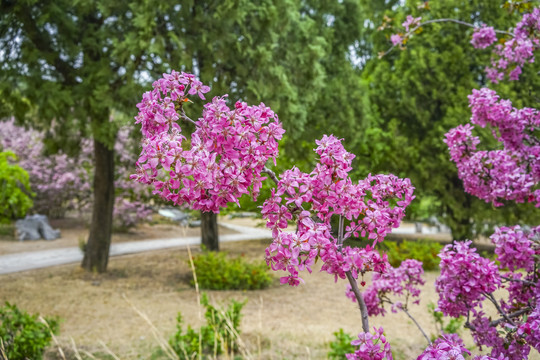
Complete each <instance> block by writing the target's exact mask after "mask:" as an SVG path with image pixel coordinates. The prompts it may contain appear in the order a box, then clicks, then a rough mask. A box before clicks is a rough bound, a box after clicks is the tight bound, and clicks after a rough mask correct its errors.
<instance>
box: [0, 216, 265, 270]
mask: <svg viewBox="0 0 540 360" xmlns="http://www.w3.org/2000/svg"><path fill="white" fill-rule="evenodd" d="M219 225H220V226H222V227H226V228H228V229H231V230H234V231H237V232H238V233H237V234H229V235H222V236H220V237H219V241H220V242H229V241H245V240H262V239H271V238H272V232H271V231H270V230H266V229H262V228H253V227H247V226H240V225H234V224H228V223H219ZM200 244H201V237H200V236H191V237H182V238H174V239H155V240H142V241H131V242H123V243H118V244H111V248H110V250H109V256H119V255H127V254H135V253H140V252H144V251H151V250H161V249H168V248H176V247H184V246H187V245H200ZM82 259H83V254H82V252H81V249H79V248H78V247H69V248H63V249H51V250H42V251H32V252H21V253H15V254H8V255H1V256H0V275H2V274H10V273H15V272H20V271H27V270H34V269H41V268H46V267H50V266H56V265H65V264H71V263H78V262H81V261H82Z"/></svg>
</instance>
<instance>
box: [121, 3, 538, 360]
mask: <svg viewBox="0 0 540 360" xmlns="http://www.w3.org/2000/svg"><path fill="white" fill-rule="evenodd" d="M539 18H540V11H538V10H537V9H535V10H534V11H533V12H532V13H531V14H528V15H525V16H524V17H523V20H522V22H520V24H518V26H517V27H516V31H515V32H514V36H515V37H516V38H517V37H518V36H520V35H519V34H525V33H527V31H528V34H529V37H530V38H531V39H532V40H531V42H530V43H531V44H533V50H534V48H535V47H537V46H538V39H537V38H538V32H539V31H540V27H539V20H538V19H539ZM432 22H433V21H432ZM454 22H456V21H454ZM425 23H426V22H424V23H421V19H418V18H412V17H411V18H408V19H407V21H406V22H405V23H404V24H403V25H404V27H406V28H407V33H406V34H405V35H400V39H399V41H398V39H397V38H395V37H394V38H393V39H392V41H393V42H394V44H395V45H397V44H399V43H400V42H402V41H403V38H404V36H410V34H412V33H413V32H414V31H415V30H416V29H417V28H418V27H419V26H421V25H422V24H425ZM524 28H527V29H528V30H527V31H525V30H523V29H524ZM407 34H408V35H407ZM475 34H480V35H475V37H474V40H473V44H474V45H475V46H477V47H484V44H485V43H486V42H487V41H488V40H489V41H491V39H492V38H493V36H492V33H491V31H490V30H487V29H486V27H482V28H480V29H479V30H477V32H475ZM486 39H487V40H486ZM510 48H511V49H515V48H514V47H510ZM499 50H500V49H499ZM499 50H497V51H496V52H495V55H496V56H503V57H504V56H506V55H505V52H504V51H503V52H501V51H499ZM508 51H510V50H508ZM513 51H515V50H513ZM501 54H502V55H501ZM506 57H507V58H508V62H509V63H510V62H512V61H513V62H514V66H516V67H517V66H522V65H523V62H522V59H523V57H522V56H519V57H517V58H516V57H511V56H510V55H508V56H506ZM528 59H529V60H527V61H530V58H528ZM497 64H498V63H497ZM494 66H495V65H494ZM499 69H501V71H502V70H504V71H503V72H504V73H506V71H508V75H509V77H510V78H515V77H516V76H518V74H517V75H516V71H514V70H515V68H512V69H511V70H510V69H509V68H508V65H507V66H506V67H504V68H499ZM497 71H498V70H497ZM499 77H500V76H499V75H497V77H496V78H497V79H498V78H499ZM208 90H209V88H208V87H207V86H205V85H203V84H202V83H201V82H200V81H198V80H197V79H195V77H194V76H193V75H191V74H187V73H178V72H174V71H173V72H172V73H171V74H165V75H164V77H163V78H162V79H160V80H158V81H156V82H155V83H154V89H153V90H152V91H150V92H147V93H145V94H144V96H143V100H142V102H141V103H140V104H139V105H138V108H139V115H137V117H136V122H137V123H140V124H141V127H142V133H143V137H144V139H143V143H142V146H143V149H142V152H141V156H140V158H139V161H138V164H137V173H136V174H135V175H133V176H132V178H133V179H134V180H137V181H139V182H142V183H145V184H148V185H151V186H153V189H154V192H155V193H156V194H159V195H160V196H161V197H163V198H164V199H166V200H169V201H172V202H174V203H175V204H177V205H182V204H187V205H188V206H191V207H192V208H195V209H201V210H204V211H213V212H217V211H219V208H220V207H222V206H224V205H226V204H227V203H228V202H237V201H238V198H239V197H240V196H241V195H242V194H247V193H250V194H251V195H252V196H253V197H254V198H256V197H257V195H258V192H259V189H260V186H261V182H262V181H263V180H264V179H265V176H264V175H263V174H265V175H266V176H268V178H269V179H271V180H272V181H274V183H275V184H276V187H275V189H274V190H272V193H271V196H270V197H269V198H268V199H267V200H266V201H265V202H264V205H263V206H262V214H263V217H264V218H265V219H266V220H267V226H268V227H269V228H270V229H271V230H272V235H273V242H272V244H271V245H270V246H269V247H268V248H267V249H266V261H267V263H268V264H269V266H270V267H271V268H272V269H273V270H275V271H280V272H281V271H282V272H283V273H284V276H282V277H281V279H280V281H281V283H282V284H289V285H293V286H297V285H299V284H300V283H302V282H303V280H302V278H301V277H300V276H299V274H300V271H303V270H307V271H308V272H311V271H312V268H313V265H314V264H315V263H316V262H317V261H318V260H320V261H321V270H322V271H325V272H327V273H329V274H331V275H333V277H334V279H335V280H337V279H338V278H341V279H347V280H348V282H349V288H348V289H347V296H349V297H350V298H352V299H353V300H354V301H357V302H358V305H359V308H360V312H361V317H362V329H363V332H362V333H360V334H359V336H358V340H355V341H353V342H352V344H353V345H356V346H358V348H357V350H356V351H355V352H354V353H352V354H348V355H347V357H348V358H349V359H384V358H387V359H391V358H392V353H391V351H390V345H389V343H388V341H387V339H386V338H385V336H384V330H383V329H382V328H379V329H375V332H374V333H370V328H369V320H368V315H379V314H380V315H384V314H385V310H384V304H386V303H388V304H390V305H391V308H392V310H393V311H404V312H405V313H407V314H408V315H409V316H410V314H409V313H408V306H409V304H408V300H409V299H412V298H417V297H418V296H419V293H420V291H419V288H418V286H419V285H422V284H423V283H424V281H423V280H422V278H421V275H422V272H423V271H422V268H421V263H419V262H417V261H413V260H407V261H405V262H403V263H402V264H401V266H400V267H398V268H397V269H392V268H391V267H390V265H389V264H388V262H387V259H386V255H385V254H380V253H379V252H378V251H377V250H376V249H374V245H375V244H376V243H378V242H381V241H383V239H384V237H385V235H386V234H387V233H388V232H389V231H390V230H391V229H392V228H393V227H397V226H399V223H400V221H401V220H402V218H403V216H404V213H405V208H406V207H407V206H408V205H409V204H410V202H411V200H412V199H413V198H414V196H413V190H414V188H413V187H412V186H411V184H410V181H409V180H408V179H400V178H398V177H396V176H394V175H369V176H368V177H367V178H366V179H364V180H360V181H359V182H357V183H355V182H353V181H352V180H351V179H350V178H349V176H348V173H349V172H350V171H351V169H352V168H351V164H352V159H353V158H354V155H352V154H351V153H349V152H347V151H346V150H345V149H344V147H343V145H342V144H341V140H340V139H338V138H336V137H334V136H332V135H329V136H327V135H324V136H323V138H322V139H320V140H318V141H316V144H317V147H316V148H315V152H316V154H317V155H318V162H317V164H316V166H315V168H314V169H313V171H311V172H310V173H304V172H302V171H300V170H299V169H298V168H296V167H293V168H292V169H290V170H287V171H285V172H284V173H282V174H281V175H279V177H278V176H276V175H275V174H274V173H273V172H272V171H271V170H270V169H269V168H267V167H266V162H267V161H268V160H269V159H272V160H273V161H274V163H275V161H276V157H277V141H278V140H279V139H280V138H281V136H282V134H283V129H282V128H281V124H280V123H279V121H278V119H277V116H276V115H275V114H274V113H273V112H272V111H271V110H270V109H269V108H268V107H266V106H265V105H264V104H261V105H259V106H248V105H247V104H245V103H242V102H237V103H236V104H235V107H234V109H230V108H229V107H228V106H227V105H226V101H225V99H226V98H225V96H223V97H215V98H214V99H213V100H212V101H211V102H208V103H207V104H206V105H205V107H204V111H203V114H202V117H201V118H199V119H198V120H197V121H194V120H192V119H191V118H189V117H188V116H187V115H186V113H185V110H184V104H186V102H188V101H189V99H188V98H189V96H190V95H198V96H199V97H200V98H201V99H202V100H205V99H204V93H206V92H207V91H208ZM482 96H484V95H482ZM482 96H480V95H479V96H474V99H475V100H477V99H478V98H481V99H480V100H478V101H477V102H475V104H476V103H478V104H481V105H480V106H484V104H494V103H495V104H498V99H495V100H493V95H489V94H488V95H487V96H488V98H489V97H490V96H491V98H489V99H488V100H487V101H485V100H482V99H484V98H482ZM504 105H505V106H506V108H508V106H510V105H508V104H507V103H506V102H505V103H504ZM484 113H487V114H491V111H490V110H489V108H488V109H487V111H484V112H482V111H480V110H478V111H476V110H475V108H474V106H473V118H476V117H478V116H480V115H478V114H484ZM510 113H513V114H514V115H513V116H510V115H509V118H510V119H511V120H512V121H514V120H516V121H517V122H518V123H521V125H519V126H517V125H516V126H506V125H505V127H504V128H501V129H500V134H501V135H497V136H498V139H500V140H501V142H502V143H503V146H508V147H509V146H510V145H507V144H506V143H505V142H504V141H503V139H506V138H507V137H508V139H507V141H508V142H509V144H513V146H514V147H517V148H518V149H520V150H519V151H517V150H516V153H510V154H506V155H505V156H506V158H503V159H502V160H500V161H498V162H494V161H488V160H490V159H491V158H489V157H486V156H484V155H481V158H480V159H478V160H476V161H475V162H471V163H470V165H467V163H466V159H465V160H463V161H464V163H465V165H464V166H463V169H464V170H463V172H461V170H460V174H461V173H463V174H470V173H471V171H474V170H473V169H470V167H471V166H474V167H475V168H476V171H485V172H484V173H475V174H477V177H476V179H477V180H476V183H477V184H476V185H471V186H473V188H476V187H479V188H480V189H481V190H479V191H480V192H481V193H483V194H484V193H485V194H487V195H486V196H487V199H488V200H489V201H493V199H499V198H503V199H507V200H516V201H525V200H527V201H537V192H536V190H535V186H537V183H538V180H537V177H536V176H538V175H537V171H538V167H537V165H536V164H537V159H538V156H537V155H538V152H537V151H538V140H537V136H535V135H536V134H535V131H537V130H538V124H537V122H536V121H537V120H538V113H537V112H536V111H535V110H534V109H532V110H526V111H523V112H519V111H514V110H513V109H512V111H511V112H510ZM517 114H520V115H519V116H518V115H517ZM522 115H523V116H528V119H529V118H530V119H532V120H530V121H529V120H526V121H521V120H520V119H519V117H520V116H522ZM178 120H182V121H185V122H188V123H191V124H193V125H195V129H196V130H195V132H193V133H192V134H191V139H190V141H189V142H188V141H187V138H186V137H185V136H184V135H182V132H181V128H180V126H179V125H178V122H177V121H178ZM480 121H482V120H480ZM484 121H487V120H484ZM494 121H495V120H494ZM468 129H469V130H470V128H468ZM507 130H508V132H512V131H513V132H515V134H506V131H507ZM465 131H466V130H465ZM463 132H464V131H462V132H461V133H463ZM529 132H530V134H528V135H527V133H529ZM503 133H504V134H505V135H502V134H503ZM449 134H450V135H449V136H447V144H449V146H450V149H451V154H452V158H453V159H456V160H454V161H456V162H457V161H458V160H460V161H461V159H462V158H463V157H464V156H469V155H468V154H469V152H470V151H474V150H475V148H474V146H475V145H477V144H478V141H476V140H471V137H470V136H469V134H468V133H466V134H464V135H463V134H460V133H458V134H457V135H452V132H450V133H449ZM449 139H450V140H449ZM452 139H457V142H456V141H454V140H452ZM462 139H465V140H466V141H465V142H462V143H458V142H459V140H462ZM520 142H522V143H523V146H521V144H520ZM456 144H457V145H456ZM456 146H457V148H456ZM523 147H526V148H527V149H523ZM531 154H532V155H531ZM519 156H522V157H525V158H526V160H527V161H528V162H527V163H524V161H525V160H523V159H522V160H520V159H519V158H515V157H519ZM507 158H511V159H512V161H510V160H508V159H507ZM498 166H506V167H509V168H511V169H513V168H516V169H517V170H516V173H517V174H521V172H520V170H519V168H520V167H523V168H522V169H525V170H526V172H527V174H528V175H523V176H525V179H526V180H522V181H521V180H520V181H517V182H516V184H514V183H513V181H515V180H517V179H518V178H519V177H510V178H508V177H507V178H502V179H501V178H497V177H501V176H505V175H504V174H505V171H503V170H497V171H493V172H490V171H491V170H492V169H493V168H496V167H498ZM484 168H485V169H484ZM486 174H489V176H492V177H493V178H497V180H496V181H494V182H490V181H489V180H490V178H488V177H487V175H486ZM535 174H536V175H535ZM467 176H469V175H467ZM527 176H528V177H527ZM480 181H483V182H484V183H482V184H478V183H479V182H480ZM531 182H532V183H531ZM503 185H504V186H505V188H503ZM475 186H476V187H475ZM485 187H490V188H489V189H488V190H486V189H485ZM505 189H506V190H505ZM507 189H512V191H508V190H507ZM514 189H517V191H513V190H514ZM492 191H495V192H496V193H495V195H493V194H492ZM494 204H495V205H500V203H499V202H495V201H494ZM333 219H335V220H336V222H337V226H334V227H332V225H331V222H332V220H333ZM290 221H295V222H296V224H297V231H296V232H294V233H292V232H287V231H285V229H286V228H287V225H288V223H289V222H290ZM539 232H540V227H536V228H532V229H530V230H528V231H524V230H523V229H521V228H520V227H511V228H500V229H498V230H497V232H496V233H495V234H494V235H493V236H492V240H493V241H494V243H495V244H496V254H497V256H498V257H499V264H498V265H496V264H495V263H494V262H493V261H490V260H488V259H485V258H482V257H481V256H480V255H479V254H477V253H476V250H475V249H473V248H471V247H470V244H471V242H463V243H455V244H452V245H448V246H446V247H445V248H444V249H443V251H442V252H441V254H440V255H439V256H440V257H441V276H440V277H439V278H438V280H437V283H436V288H437V292H438V293H439V296H440V299H439V302H438V307H439V309H440V310H441V311H442V312H443V313H444V314H445V315H448V316H462V315H463V316H466V317H467V322H466V327H468V328H469V329H470V330H471V331H472V333H473V337H474V339H475V341H476V342H477V343H478V344H479V345H486V346H489V347H491V349H492V352H491V356H476V357H474V359H486V360H487V359H495V358H497V359H504V358H510V359H522V358H524V357H526V356H527V354H528V353H529V351H530V348H531V347H534V348H536V349H537V350H538V349H539V348H540V340H539V336H540V313H539V311H540V310H539V307H538V305H539V304H538V302H540V285H539V281H538V276H539V275H540V274H539V271H538V266H537V265H538V260H537V258H538V255H539V254H540V249H539V242H540V239H539V235H538V234H539ZM350 237H358V238H362V239H364V240H367V241H371V242H372V243H371V244H367V245H365V247H363V248H362V247H351V246H347V245H346V244H345V243H344V241H345V240H347V239H348V238H350ZM368 272H374V275H373V283H372V285H370V286H369V287H368V288H366V290H365V291H364V293H362V292H361V291H360V287H359V284H358V280H359V279H361V281H360V286H362V287H364V286H365V285H366V283H365V282H364V281H363V276H364V275H365V274H366V273H368ZM500 289H502V290H506V292H507V296H506V297H505V298H503V299H501V300H497V299H496V298H495V296H494V294H493V292H494V291H495V290H500ZM388 295H397V296H402V297H405V300H404V301H399V302H393V301H392V300H390V297H389V296H388ZM485 300H487V301H488V302H490V303H491V304H492V305H493V306H494V308H495V309H496V311H497V312H498V314H499V315H500V318H498V319H495V320H492V319H491V318H488V317H487V316H486V315H485V313H484V312H483V310H482V306H483V302H484V301H485ZM414 302H417V300H415V301H413V303H414ZM417 325H418V324H417ZM424 335H425V334H424ZM426 339H427V341H428V343H429V345H428V348H427V349H426V350H425V351H424V352H423V353H422V354H421V355H420V357H419V359H450V358H454V359H464V357H465V356H467V355H470V352H469V351H468V350H467V349H466V348H465V346H464V344H463V341H462V340H461V339H459V337H458V336H457V335H455V334H445V335H443V336H442V337H441V338H439V339H437V340H436V341H435V342H433V343H431V341H430V340H429V338H428V337H427V336H426Z"/></svg>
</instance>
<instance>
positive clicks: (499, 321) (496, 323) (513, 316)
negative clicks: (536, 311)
mask: <svg viewBox="0 0 540 360" xmlns="http://www.w3.org/2000/svg"><path fill="white" fill-rule="evenodd" d="M531 310H532V308H530V307H528V306H527V307H526V308H523V309H521V310H518V311H514V312H513V313H510V314H507V317H509V318H516V317H518V316H521V315H523V314H526V313H528V312H529V311H531ZM504 320H506V318H504V317H502V318H500V319H498V320H493V321H492V322H490V323H489V326H494V327H495V326H497V325H499V324H500V323H502V322H503V321H504Z"/></svg>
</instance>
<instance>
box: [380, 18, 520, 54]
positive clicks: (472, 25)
mask: <svg viewBox="0 0 540 360" xmlns="http://www.w3.org/2000/svg"><path fill="white" fill-rule="evenodd" d="M440 22H453V23H456V24H459V25H463V26H468V27H472V28H477V27H478V26H476V25H474V24H471V23H468V22H465V21H461V20H456V19H433V20H427V21H424V22H422V23H420V24H418V25H417V26H416V27H414V28H413V29H412V30H410V31H409V32H408V33H406V34H405V35H403V38H408V37H409V36H411V35H412V34H413V33H414V32H415V31H416V30H418V29H419V28H420V27H421V26H424V25H429V24H433V23H440ZM495 32H496V33H497V34H503V35H510V36H512V37H514V34H512V33H510V32H508V31H503V30H495ZM396 46H397V45H392V46H391V47H390V48H389V49H388V50H386V51H385V52H384V53H383V54H382V55H380V56H379V58H383V57H385V56H386V55H388V54H389V53H390V52H391V51H392V50H393V49H394V48H395V47H396Z"/></svg>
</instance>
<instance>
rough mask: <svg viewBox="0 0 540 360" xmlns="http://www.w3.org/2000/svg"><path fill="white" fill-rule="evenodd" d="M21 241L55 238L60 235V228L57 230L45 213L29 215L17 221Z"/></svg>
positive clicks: (16, 225)
mask: <svg viewBox="0 0 540 360" xmlns="http://www.w3.org/2000/svg"><path fill="white" fill-rule="evenodd" d="M15 227H16V228H17V234H18V237H19V241H25V240H39V239H45V240H54V239H58V238H59V237H60V230H55V229H53V228H52V227H51V225H50V224H49V220H48V219H47V216H45V215H39V214H36V215H28V216H26V217H25V218H24V219H22V220H17V221H16V222H15Z"/></svg>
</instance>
